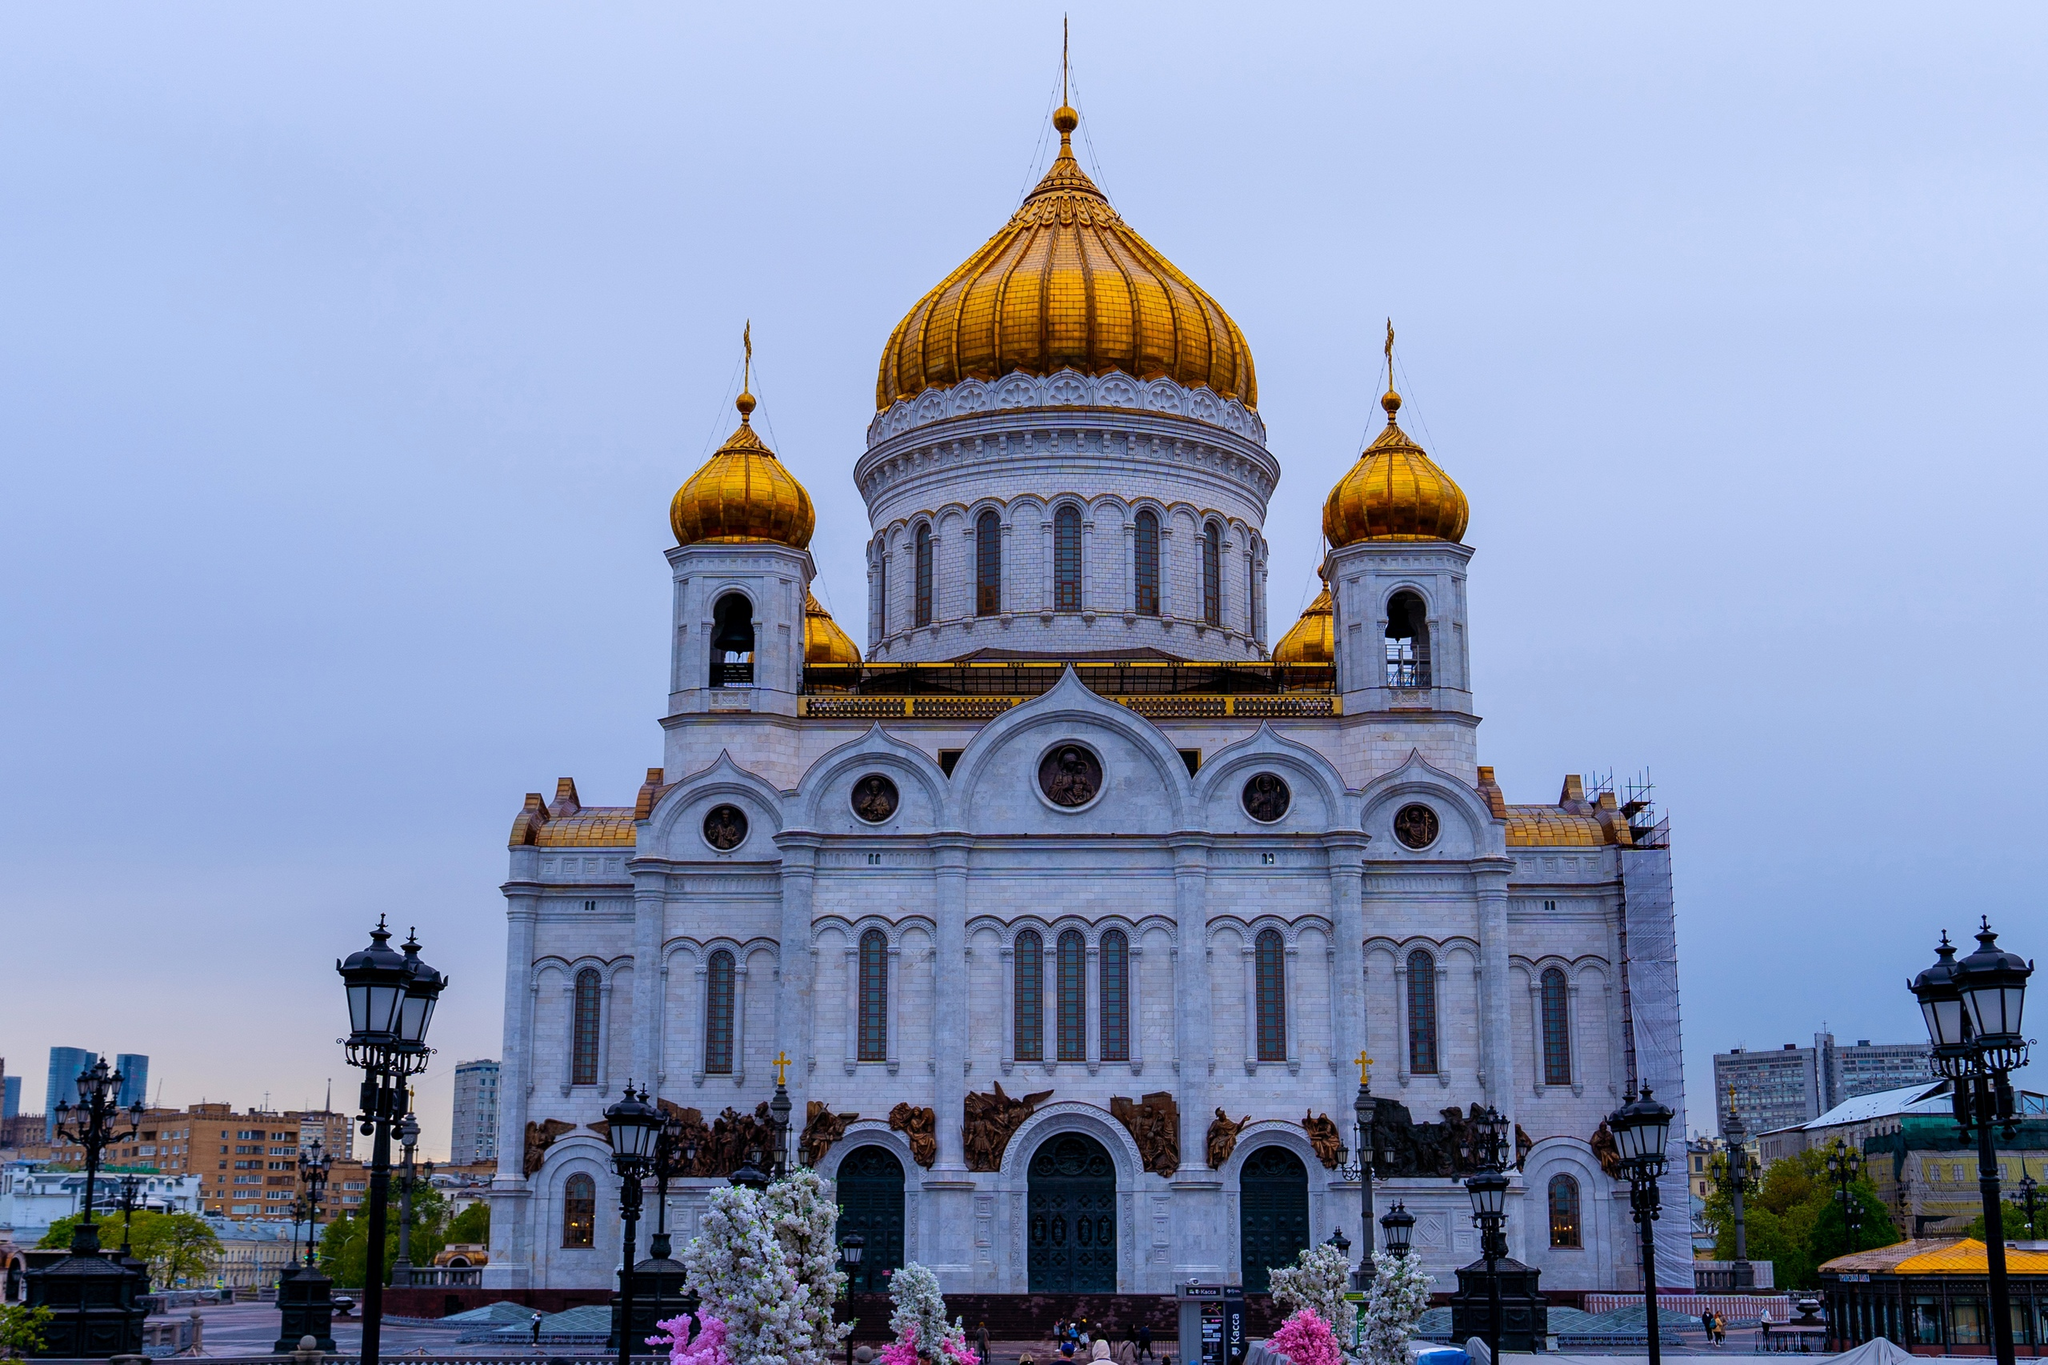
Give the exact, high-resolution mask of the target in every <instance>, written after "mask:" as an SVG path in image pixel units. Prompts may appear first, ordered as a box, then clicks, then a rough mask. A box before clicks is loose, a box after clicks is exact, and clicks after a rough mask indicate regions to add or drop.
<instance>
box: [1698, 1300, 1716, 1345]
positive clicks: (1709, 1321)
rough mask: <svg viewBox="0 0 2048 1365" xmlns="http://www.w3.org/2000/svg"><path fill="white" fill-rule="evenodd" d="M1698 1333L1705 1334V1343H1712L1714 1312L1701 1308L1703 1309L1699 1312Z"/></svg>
mask: <svg viewBox="0 0 2048 1365" xmlns="http://www.w3.org/2000/svg"><path fill="white" fill-rule="evenodd" d="M1700 1331H1701V1332H1703V1333H1705V1334H1706V1338H1707V1341H1708V1342H1709V1343H1712V1341H1713V1340H1714V1310H1713V1309H1711V1308H1703V1309H1701V1310H1700Z"/></svg>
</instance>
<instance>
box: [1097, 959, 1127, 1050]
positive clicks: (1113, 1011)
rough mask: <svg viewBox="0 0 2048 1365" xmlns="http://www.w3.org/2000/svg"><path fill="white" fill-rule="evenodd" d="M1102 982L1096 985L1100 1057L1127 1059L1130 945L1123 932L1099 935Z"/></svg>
mask: <svg viewBox="0 0 2048 1365" xmlns="http://www.w3.org/2000/svg"><path fill="white" fill-rule="evenodd" d="M1100 971H1101V973H1102V981H1101V983H1100V985H1099V987H1098V990H1099V992H1100V995H1101V1000H1102V1004H1101V1009H1102V1060H1103V1061H1105V1062H1128V1061H1129V1060H1131V977H1130V973H1131V948H1130V943H1129V942H1128V941H1127V940H1126V939H1125V938H1124V931H1123V930H1121V929H1112V930H1110V931H1109V932H1108V933H1106V934H1104V935H1103V936H1102V959H1101V965H1100Z"/></svg>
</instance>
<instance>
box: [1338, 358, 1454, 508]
mask: <svg viewBox="0 0 2048 1365" xmlns="http://www.w3.org/2000/svg"><path fill="white" fill-rule="evenodd" d="M1380 406H1381V407H1383V408H1385V409H1386V410H1387V427H1386V430H1384V431H1382V432H1381V433H1380V434H1379V436H1378V437H1377V438H1376V439H1375V440H1374V441H1373V443H1372V444H1371V445H1369V446H1367V447H1366V448H1365V453H1364V454H1362V455H1360V456H1359V457H1358V463H1357V464H1354V465H1352V466H1351V469H1350V472H1348V473H1346V474H1345V475H1344V477H1343V478H1341V479H1339V480H1337V486H1336V487H1335V488H1332V489H1331V490H1330V496H1329V498H1328V500H1326V501H1325V502H1324V503H1323V536H1324V538H1325V539H1327V540H1328V541H1329V542H1330V545H1331V547H1332V548H1335V547H1338V546H1343V545H1355V544H1356V543H1358V542H1359V541H1361V540H1452V541H1455V540H1460V539H1462V538H1463V537H1464V535H1465V523H1466V521H1467V520H1468V519H1469V518H1470V517H1471V515H1472V507H1471V504H1470V503H1468V502H1466V501H1465V492H1464V490H1463V489H1461V488H1459V487H1458V485H1457V484H1456V483H1454V482H1452V481H1451V476H1450V475H1448V474H1446V473H1444V472H1443V470H1441V469H1439V468H1437V465H1436V461H1434V460H1432V459H1430V458H1429V456H1428V454H1427V453H1426V452H1425V451H1424V450H1423V449H1422V447H1421V446H1419V445H1417V444H1415V442H1414V441H1412V440H1410V439H1409V437H1408V433H1407V432H1405V431H1403V430H1401V427H1400V424H1399V423H1397V422H1396V421H1395V420H1394V416H1395V414H1396V413H1398V412H1400V410H1401V395H1400V394H1398V393H1395V392H1394V391H1393V389H1391V388H1389V389H1388V390H1387V393H1386V396H1385V397H1384V398H1382V399H1380Z"/></svg>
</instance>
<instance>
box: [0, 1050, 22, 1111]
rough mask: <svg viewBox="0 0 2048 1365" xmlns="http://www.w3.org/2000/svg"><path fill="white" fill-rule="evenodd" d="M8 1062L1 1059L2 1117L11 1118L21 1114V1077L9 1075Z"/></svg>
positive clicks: (0, 1103)
mask: <svg viewBox="0 0 2048 1365" xmlns="http://www.w3.org/2000/svg"><path fill="white" fill-rule="evenodd" d="M6 1073H7V1063H6V1062H5V1061H0V1119H11V1118H16V1117H19V1116H20V1114H21V1077H19V1076H9V1075H8V1074H6Z"/></svg>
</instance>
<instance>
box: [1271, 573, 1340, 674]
mask: <svg viewBox="0 0 2048 1365" xmlns="http://www.w3.org/2000/svg"><path fill="white" fill-rule="evenodd" d="M1335 610H1336V606H1335V604H1334V603H1332V602H1331V601H1330V584H1329V580H1328V579H1325V580H1324V581H1323V590H1322V591H1321V592H1319V593H1317V594H1316V600H1315V601H1313V602H1311V603H1309V604H1308V610H1306V611H1304V612H1303V613H1302V614H1301V619H1300V620H1299V621H1296V622H1295V623H1294V624H1293V625H1291V626H1289V627H1288V628H1287V633H1286V634H1285V635H1283V636H1281V637H1280V643H1279V644H1277V645H1274V646H1273V662H1274V663H1276V664H1327V663H1332V662H1334V661H1335V660H1336V657H1337V645H1336V624H1335V616H1334V612H1335Z"/></svg>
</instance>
